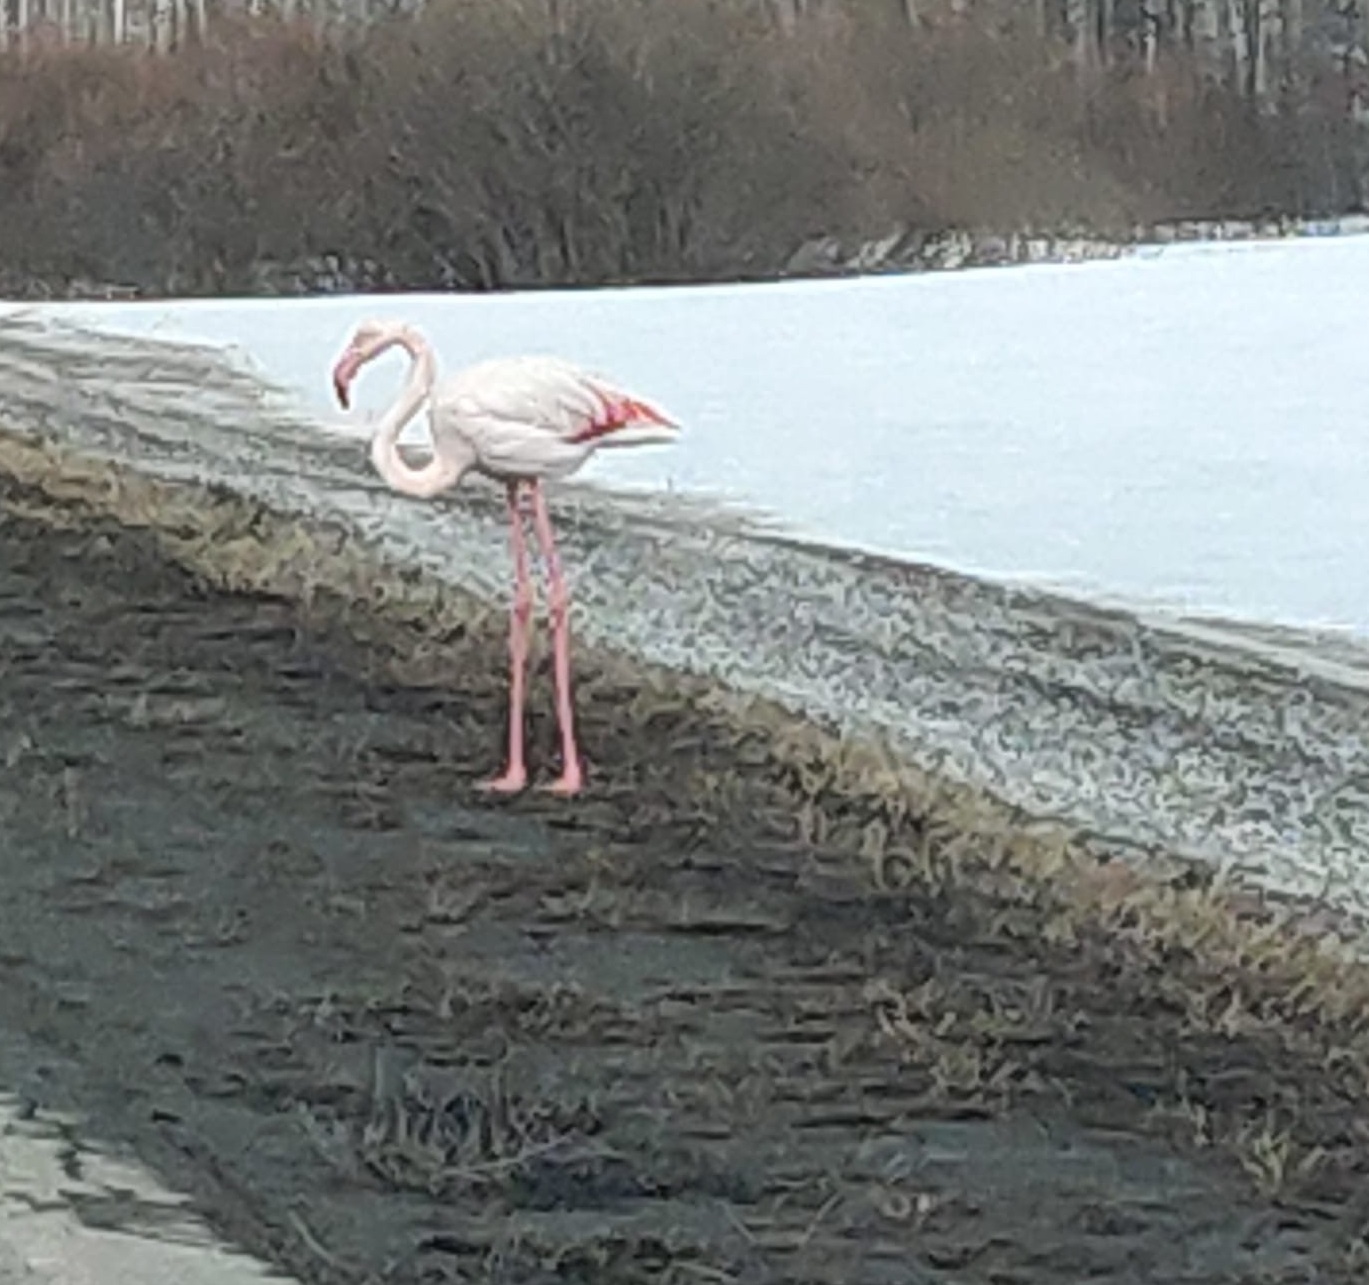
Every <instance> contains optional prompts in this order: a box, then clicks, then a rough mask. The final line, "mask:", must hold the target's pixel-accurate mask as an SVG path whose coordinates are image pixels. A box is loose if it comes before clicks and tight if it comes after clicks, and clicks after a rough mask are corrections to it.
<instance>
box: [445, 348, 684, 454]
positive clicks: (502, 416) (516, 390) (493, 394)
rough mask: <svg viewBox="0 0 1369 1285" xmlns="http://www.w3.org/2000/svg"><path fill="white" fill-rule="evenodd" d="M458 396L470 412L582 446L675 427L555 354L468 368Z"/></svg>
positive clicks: (644, 404) (461, 378) (456, 389)
mask: <svg viewBox="0 0 1369 1285" xmlns="http://www.w3.org/2000/svg"><path fill="white" fill-rule="evenodd" d="M452 394H453V396H454V399H455V400H456V401H457V402H458V404H460V405H461V407H462V409H463V411H464V412H465V413H467V414H474V415H477V416H479V417H480V418H482V419H486V420H502V421H505V422H506V423H509V424H516V425H518V426H519V427H520V428H524V429H529V430H538V431H541V432H545V433H548V434H551V435H553V436H554V437H556V438H558V439H559V440H560V441H561V442H563V443H565V444H566V445H571V446H579V445H584V444H588V443H591V442H597V441H599V440H601V439H606V438H611V437H612V435H613V434H614V433H615V432H618V431H619V430H622V429H628V428H634V427H639V426H646V425H655V426H657V427H663V428H674V427H675V424H674V421H672V420H671V419H670V418H669V416H667V415H666V414H665V413H664V412H663V411H662V410H661V409H660V408H659V407H656V406H653V405H651V404H650V403H649V402H647V401H644V400H643V399H642V398H640V397H635V396H633V395H632V394H630V393H625V392H623V391H622V390H621V389H618V388H615V387H614V386H613V385H612V384H611V383H609V381H608V380H606V379H603V378H601V377H600V376H598V375H593V374H591V373H589V372H588V371H585V370H582V369H580V368H579V367H578V366H575V365H572V364H571V363H570V362H567V361H561V360H560V359H559V358H556V357H514V358H504V359H502V360H498V361H491V362H484V363H482V364H480V365H477V366H472V367H469V368H468V369H467V370H465V371H463V372H462V373H461V375H459V376H458V377H457V384H456V386H454V387H453V389H452Z"/></svg>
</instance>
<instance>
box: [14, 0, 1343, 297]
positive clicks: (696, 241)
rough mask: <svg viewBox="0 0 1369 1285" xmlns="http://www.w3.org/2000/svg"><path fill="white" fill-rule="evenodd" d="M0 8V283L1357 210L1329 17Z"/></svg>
mask: <svg viewBox="0 0 1369 1285" xmlns="http://www.w3.org/2000/svg"><path fill="white" fill-rule="evenodd" d="M0 5H3V8H2V9H0V16H3V19H4V21H3V23H0V27H2V28H3V39H4V48H3V50H0V221H3V225H4V226H5V228H6V235H5V236H4V237H3V238H0V278H3V280H0V285H3V284H4V283H5V282H11V283H13V282H16V281H18V282H22V281H23V280H29V279H43V280H48V281H52V282H55V283H57V284H58V285H60V283H61V282H63V281H66V280H71V279H74V278H86V279H91V280H100V281H117V282H126V283H129V284H134V285H138V286H140V287H141V288H143V289H147V290H158V291H183V292H204V291H223V290H236V291H241V290H251V289H257V288H261V283H262V282H263V281H264V280H265V279H266V276H265V275H264V266H269V265H276V266H280V265H290V264H298V263H303V262H306V261H310V262H316V261H318V260H319V259H320V258H324V257H331V259H332V260H333V261H336V262H339V263H344V264H347V265H350V266H349V268H348V271H349V272H351V273H352V274H353V276H356V275H358V274H359V275H360V276H362V277H364V278H365V279H366V280H367V281H368V282H370V283H373V284H376V285H388V286H408V287H441V286H450V287H455V288H471V289H486V288H499V287H504V286H529V285H540V284H548V285H551V284H566V283H595V282H608V281H640V280H652V281H672V280H698V279H738V278H743V279H745V278H757V277H766V276H773V275H775V274H776V273H777V272H779V271H781V270H782V269H783V266H784V264H785V263H787V262H788V261H789V259H790V257H791V256H792V254H793V252H794V250H795V249H796V247H797V246H798V245H800V244H802V243H803V242H805V241H807V240H810V239H812V238H813V237H817V236H824V235H837V236H847V237H859V236H869V237H880V236H884V235H886V234H887V233H888V232H889V231H890V230H891V229H895V228H914V229H922V230H926V231H929V232H934V231H941V230H944V229H947V228H968V229H984V230H988V231H992V232H999V233H1006V232H1016V231H1061V230H1070V231H1081V232H1083V231H1087V232H1092V233H1095V234H1103V235H1114V234H1115V235H1128V234H1130V232H1131V231H1132V230H1133V229H1134V228H1135V227H1136V226H1137V225H1144V224H1147V223H1151V222H1154V221H1157V220H1162V219H1176V218H1197V217H1211V216H1216V217H1248V216H1266V215H1270V214H1286V215H1295V216H1297V215H1310V214H1332V213H1339V212H1343V211H1346V210H1349V209H1355V208H1360V207H1361V205H1362V194H1363V181H1364V174H1365V168H1366V155H1367V152H1366V131H1365V128H1364V125H1363V119H1364V112H1363V110H1362V104H1363V103H1364V101H1365V98H1364V87H1363V85H1362V79H1363V75H1362V71H1363V68H1364V66H1365V55H1364V51H1363V47H1362V36H1363V33H1364V25H1365V23H1364V17H1363V14H1362V13H1361V12H1360V10H1359V8H1358V2H1357V0H427V2H426V3H421V2H420V0H274V3H272V4H268V3H267V0H236V2H235V3H234V4H231V5H230V4H228V3H226V0H0ZM268 275H269V274H268ZM272 279H274V280H278V279H279V277H278V276H277V277H275V278H272Z"/></svg>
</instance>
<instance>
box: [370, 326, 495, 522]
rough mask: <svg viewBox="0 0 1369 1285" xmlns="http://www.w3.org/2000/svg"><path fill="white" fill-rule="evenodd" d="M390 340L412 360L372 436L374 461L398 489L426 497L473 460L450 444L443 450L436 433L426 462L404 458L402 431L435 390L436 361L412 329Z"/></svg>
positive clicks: (443, 487) (450, 482)
mask: <svg viewBox="0 0 1369 1285" xmlns="http://www.w3.org/2000/svg"><path fill="white" fill-rule="evenodd" d="M391 343H392V344H399V345H400V346H401V347H403V348H404V350H405V351H406V352H407V353H408V354H409V356H410V357H411V358H412V360H411V361H410V363H409V376H408V378H407V379H406V380H405V381H404V387H403V389H402V390H401V391H400V394H399V397H398V398H397V399H396V400H395V402H394V404H393V405H392V406H391V407H390V409H389V410H387V411H386V412H385V414H384V415H382V416H381V419H380V423H379V424H378V425H377V426H376V431H375V435H374V436H373V437H372V438H371V463H372V464H374V465H375V470H376V472H377V473H379V474H380V476H381V477H382V478H384V480H385V481H386V482H387V483H388V484H389V485H390V486H392V487H393V488H394V489H395V490H396V491H400V492H402V493H403V494H405V495H416V496H420V497H425V498H426V497H427V496H431V495H436V494H437V493H438V492H439V491H444V490H446V489H447V487H449V486H452V485H454V484H455V483H456V482H458V481H460V480H461V475H462V474H463V473H465V472H466V470H467V469H469V468H470V466H471V464H472V462H473V460H471V459H465V458H463V459H457V458H455V457H454V456H453V455H452V453H451V450H450V448H448V449H447V450H445V451H444V450H443V444H442V443H440V442H439V441H438V439H437V437H436V435H434V437H433V457H432V459H431V460H429V461H428V463H427V464H424V465H423V466H422V467H420V468H413V467H411V466H410V465H409V464H406V463H405V462H404V458H403V456H401V455H400V453H399V435H400V433H402V432H403V431H404V426H405V425H406V424H407V423H408V422H409V421H410V420H411V419H413V417H414V416H415V415H417V414H418V412H419V410H420V409H421V408H422V406H423V403H424V402H426V401H427V400H428V398H429V396H430V395H431V394H432V391H433V383H434V382H435V380H436V378H437V362H436V361H435V360H434V358H433V351H432V349H431V348H429V347H428V345H427V344H426V343H425V342H424V341H423V339H422V338H421V337H420V336H419V335H417V334H415V333H414V332H413V331H412V330H408V329H405V330H402V331H400V332H399V333H398V334H397V335H396V336H395V337H394V339H393V340H392V341H391ZM386 346H387V347H388V346H389V345H386Z"/></svg>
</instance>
